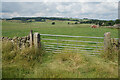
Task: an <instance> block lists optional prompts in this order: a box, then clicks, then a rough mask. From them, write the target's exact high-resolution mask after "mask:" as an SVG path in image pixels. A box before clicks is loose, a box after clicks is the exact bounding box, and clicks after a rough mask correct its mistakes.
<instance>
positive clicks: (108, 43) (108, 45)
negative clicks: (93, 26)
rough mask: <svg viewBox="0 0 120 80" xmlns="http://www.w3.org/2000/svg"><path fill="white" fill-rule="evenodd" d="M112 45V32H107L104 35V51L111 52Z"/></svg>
mask: <svg viewBox="0 0 120 80" xmlns="http://www.w3.org/2000/svg"><path fill="white" fill-rule="evenodd" d="M111 47H112V45H111V36H110V32H107V33H105V34H104V50H105V51H106V50H109V49H111Z"/></svg>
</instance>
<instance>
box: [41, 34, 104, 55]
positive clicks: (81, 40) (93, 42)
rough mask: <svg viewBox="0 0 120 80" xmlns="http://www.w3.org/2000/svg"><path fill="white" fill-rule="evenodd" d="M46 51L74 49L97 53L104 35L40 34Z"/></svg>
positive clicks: (57, 51) (101, 46) (58, 51)
mask: <svg viewBox="0 0 120 80" xmlns="http://www.w3.org/2000/svg"><path fill="white" fill-rule="evenodd" d="M40 35H41V40H42V42H43V44H44V47H45V50H46V52H52V53H62V51H64V49H65V51H67V52H68V51H71V50H75V51H77V52H78V53H82V52H87V53H88V54H91V55H95V54H99V52H100V50H102V48H103V40H104V37H89V36H69V35H52V34H40Z"/></svg>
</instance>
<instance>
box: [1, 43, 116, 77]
mask: <svg viewBox="0 0 120 80" xmlns="http://www.w3.org/2000/svg"><path fill="white" fill-rule="evenodd" d="M2 47H3V48H2V49H3V51H2V57H3V60H2V61H3V65H2V66H3V75H2V76H3V78H117V77H118V62H116V61H110V60H108V59H104V58H102V57H100V56H90V55H85V53H84V54H83V53H82V52H81V54H80V53H77V51H67V52H66V50H63V52H62V53H61V54H53V53H45V52H44V50H42V49H41V50H38V51H35V49H34V48H25V49H22V50H20V49H18V48H17V46H16V45H15V44H12V43H11V42H3V43H2Z"/></svg>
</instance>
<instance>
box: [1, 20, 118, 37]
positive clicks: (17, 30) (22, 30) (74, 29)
mask: <svg viewBox="0 0 120 80" xmlns="http://www.w3.org/2000/svg"><path fill="white" fill-rule="evenodd" d="M90 26H91V24H74V25H72V24H70V25H68V24H67V22H66V21H56V24H55V25H51V22H32V23H16V22H8V21H3V22H2V35H3V36H7V37H14V36H20V37H22V36H26V35H28V34H29V32H30V30H31V29H32V30H33V31H34V32H39V33H40V34H57V35H73V36H97V37H103V36H104V33H105V32H111V35H112V37H118V30H117V29H109V28H96V29H93V28H90Z"/></svg>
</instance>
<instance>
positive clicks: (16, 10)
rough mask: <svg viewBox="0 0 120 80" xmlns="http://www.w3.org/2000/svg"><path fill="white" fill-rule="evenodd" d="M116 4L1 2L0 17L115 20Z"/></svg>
mask: <svg viewBox="0 0 120 80" xmlns="http://www.w3.org/2000/svg"><path fill="white" fill-rule="evenodd" d="M117 10H118V3H117V2H79V3H78V2H67V3H66V2H3V3H2V17H4V18H7V17H18V16H32V17H33V16H35V17H40V16H55V17H77V18H84V17H88V18H98V19H116V18H117V15H118V14H117Z"/></svg>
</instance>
